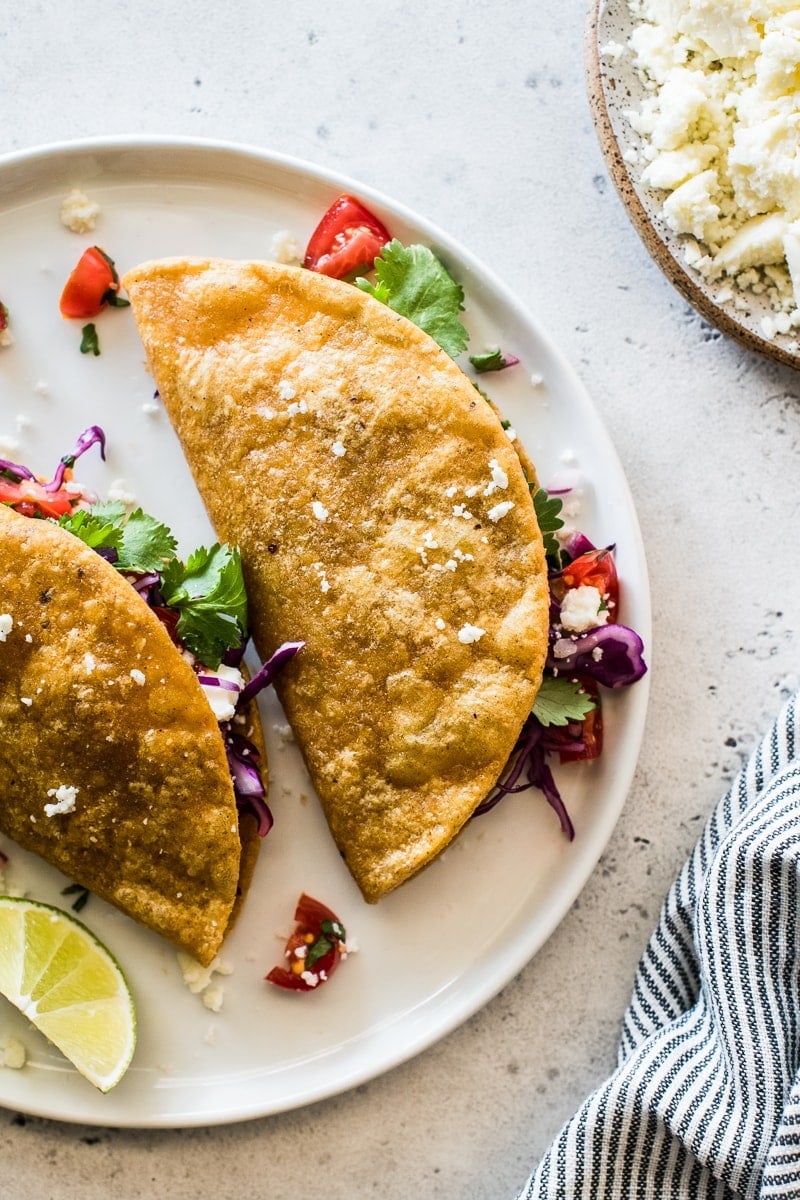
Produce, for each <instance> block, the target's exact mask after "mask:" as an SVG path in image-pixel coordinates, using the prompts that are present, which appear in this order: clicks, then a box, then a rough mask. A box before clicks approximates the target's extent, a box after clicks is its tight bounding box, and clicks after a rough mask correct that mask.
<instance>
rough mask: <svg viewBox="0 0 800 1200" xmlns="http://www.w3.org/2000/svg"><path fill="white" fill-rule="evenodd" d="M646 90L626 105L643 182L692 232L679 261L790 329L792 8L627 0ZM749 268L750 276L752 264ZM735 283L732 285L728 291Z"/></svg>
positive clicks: (796, 207) (794, 122) (795, 14)
mask: <svg viewBox="0 0 800 1200" xmlns="http://www.w3.org/2000/svg"><path fill="white" fill-rule="evenodd" d="M629 7H630V10H631V13H632V15H633V16H634V18H635V24H634V28H633V32H632V34H631V37H630V39H629V43H628V48H629V50H630V51H631V53H632V58H633V64H634V66H635V67H636V69H637V70H638V72H639V74H640V78H641V79H642V81H643V83H644V87H645V95H644V98H643V100H642V101H641V103H640V104H639V106H638V108H637V109H636V110H634V111H631V112H629V113H628V114H627V116H628V119H629V121H630V124H631V126H632V128H633V129H634V131H635V132H636V133H638V134H639V136H640V138H641V145H640V147H639V150H640V157H641V159H642V160H643V162H644V166H643V169H642V172H641V178H642V182H643V183H644V184H645V185H647V186H650V187H653V188H656V189H661V190H664V191H666V192H668V193H669V194H668V195H667V196H666V197H665V199H664V201H663V212H664V216H665V218H666V221H667V223H668V224H669V225H670V226H671V228H672V229H673V230H674V231H675V232H676V233H678V234H681V235H685V236H687V237H688V238H691V239H695V243H700V245H699V246H698V245H696V244H693V243H692V242H691V241H690V242H689V243H688V245H687V262H688V265H689V266H690V267H691V268H692V269H694V270H697V271H698V272H699V273H700V274H701V275H703V276H704V277H706V278H708V279H712V280H716V279H719V278H720V277H722V276H723V275H728V276H730V277H731V278H732V284H733V286H732V288H731V289H730V295H731V299H732V301H733V302H734V304H736V301H737V300H743V299H744V297H743V296H742V293H743V292H745V293H748V292H750V293H755V294H757V295H759V296H762V297H764V298H765V299H766V300H767V301H768V302H769V305H770V307H771V308H772V309H773V310H774V311H775V312H776V313H777V314H778V316H779V317H781V315H782V314H784V313H785V314H788V315H789V318H790V319H789V325H788V326H787V324H786V321H785V320H783V319H775V320H773V321H770V322H768V323H767V324H768V326H769V328H768V331H767V332H768V334H769V335H770V336H775V335H776V334H781V333H788V332H789V331H790V330H791V329H792V328H793V327H794V321H793V320H792V318H793V316H794V313H796V312H797V310H798V307H800V253H798V250H800V241H798V240H797V238H798V234H797V233H796V232H795V230H796V229H800V226H797V225H796V222H798V221H800V169H799V168H798V163H800V142H799V139H798V129H800V88H799V87H798V72H799V70H800V11H798V6H797V5H796V4H790V3H788V2H785V0H670V2H669V3H665V2H664V0H629ZM751 269H754V272H753V274H752V275H750V274H749V271H750V270H751ZM737 290H738V295H737Z"/></svg>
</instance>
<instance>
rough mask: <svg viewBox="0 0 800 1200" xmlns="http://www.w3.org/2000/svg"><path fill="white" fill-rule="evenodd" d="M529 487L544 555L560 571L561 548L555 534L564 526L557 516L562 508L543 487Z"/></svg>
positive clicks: (557, 500) (531, 485)
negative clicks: (542, 541) (542, 542)
mask: <svg viewBox="0 0 800 1200" xmlns="http://www.w3.org/2000/svg"><path fill="white" fill-rule="evenodd" d="M529 486H530V492H531V496H532V497H533V507H534V509H535V511H536V520H537V521H538V523H539V529H540V530H541V532H542V538H543V540H544V552H545V555H546V557H547V559H548V562H549V563H550V565H551V566H552V567H554V568H555V569H556V570H560V568H561V547H560V546H559V544H558V538H557V537H556V536H555V533H556V530H558V529H562V528H563V526H564V522H563V521H562V520H561V517H560V516H559V513H560V512H561V507H562V505H561V501H560V500H559V498H558V496H551V495H550V493H549V492H547V491H545V489H544V488H543V487H536V486H535V485H534V484H530V485H529Z"/></svg>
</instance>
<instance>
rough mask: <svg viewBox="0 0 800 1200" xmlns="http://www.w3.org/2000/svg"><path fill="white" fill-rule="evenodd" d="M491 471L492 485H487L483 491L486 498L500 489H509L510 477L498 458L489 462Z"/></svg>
mask: <svg viewBox="0 0 800 1200" xmlns="http://www.w3.org/2000/svg"><path fill="white" fill-rule="evenodd" d="M489 470H490V471H491V473H492V479H491V482H490V483H487V485H486V487H485V488H484V489H483V494H484V496H491V494H492V492H496V491H497V490H498V488H501V489H503V490H505V488H507V487H508V475H507V474H506V473H505V471H504V470H503V468H502V467H501V466H500V464H499V463H498V461H497V459H496V458H492V459H490V460H489Z"/></svg>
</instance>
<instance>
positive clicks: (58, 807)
mask: <svg viewBox="0 0 800 1200" xmlns="http://www.w3.org/2000/svg"><path fill="white" fill-rule="evenodd" d="M47 794H48V796H54V797H55V800H54V802H53V803H52V804H45V806H44V815H45V816H46V817H56V816H61V815H62V814H63V813H71V812H74V811H75V798H76V796H77V795H78V788H76V787H69V786H68V785H67V784H64V783H61V784H59V785H58V787H57V788H48V790H47Z"/></svg>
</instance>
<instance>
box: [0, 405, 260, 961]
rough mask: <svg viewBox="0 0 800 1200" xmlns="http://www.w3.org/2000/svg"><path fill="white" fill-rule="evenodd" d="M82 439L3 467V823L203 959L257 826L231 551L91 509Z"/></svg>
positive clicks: (254, 755) (212, 950)
mask: <svg viewBox="0 0 800 1200" xmlns="http://www.w3.org/2000/svg"><path fill="white" fill-rule="evenodd" d="M97 442H100V444H101V446H102V431H100V430H99V429H98V428H97V427H93V428H92V429H91V430H88V431H87V432H86V434H84V435H83V436H82V438H81V440H80V441H79V443H78V447H77V448H76V450H75V452H74V453H73V454H72V455H68V456H66V457H65V458H64V459H62V461H61V464H60V465H59V469H58V471H57V472H56V476H55V478H54V479H53V480H51V481H50V482H49V483H42V482H41V481H40V480H38V479H36V478H35V477H34V475H33V474H32V472H31V471H29V469H28V468H26V467H23V466H20V465H17V464H15V463H10V462H6V461H2V462H0V572H1V573H2V578H3V589H2V598H0V614H1V615H0V831H1V832H2V833H4V834H6V835H7V836H8V837H10V838H13V839H14V841H16V842H17V843H19V845H20V846H23V847H24V848H25V849H27V850H31V851H34V852H35V853H36V854H39V855H40V856H41V857H42V858H44V859H46V860H47V861H48V862H49V863H51V864H53V865H55V866H56V867H58V868H59V869H60V870H61V871H63V872H64V873H65V874H66V875H68V876H70V878H72V879H73V880H75V881H76V882H77V883H79V884H81V885H82V886H83V887H85V888H87V889H88V890H89V891H90V892H92V893H95V894H97V895H98V896H101V897H103V899H105V900H108V901H110V902H111V903H112V904H115V905H116V906H117V907H118V908H120V909H122V910H123V911H124V912H126V913H127V914H129V915H130V916H131V917H134V918H135V919H136V920H138V921H140V922H142V923H143V924H144V925H146V926H148V927H150V928H151V929H154V930H156V931H157V932H158V933H159V934H162V935H163V936H164V937H165V938H167V939H168V940H170V941H171V942H173V943H174V944H175V945H177V946H179V947H181V948H182V949H184V950H186V951H188V952H189V953H190V954H192V955H193V956H194V957H195V958H196V959H198V960H199V961H200V962H201V963H203V964H208V963H209V962H210V961H211V960H212V959H213V957H214V955H215V954H216V952H217V950H218V949H219V947H220V944H221V942H222V940H223V937H224V935H225V933H226V930H227V929H228V927H229V925H230V922H231V919H232V915H233V914H234V912H235V910H236V907H237V903H238V901H239V900H240V898H241V896H242V894H243V892H244V890H245V888H246V886H247V883H248V882H249V877H250V875H251V873H252V869H253V866H254V863H255V857H256V855H257V852H258V844H259V837H258V834H259V832H261V833H264V832H266V830H267V829H268V827H269V824H270V816H269V810H268V809H267V807H266V803H265V790H264V786H263V783H262V780H261V775H260V771H259V760H260V757H261V756H262V755H263V742H262V736H261V728H260V724H259V721H258V717H257V712H256V708H255V705H254V704H253V703H252V699H251V697H252V694H253V691H254V688H253V687H252V686H251V685H252V684H253V683H254V682H255V681H251V684H248V685H245V682H244V679H243V677H242V675H241V673H240V671H239V669H238V666H237V665H236V664H238V663H239V659H240V657H241V653H242V649H243V645H244V641H245V630H246V602H245V598H244V590H243V586H242V583H241V572H240V567H239V560H238V554H237V553H236V552H235V551H231V550H229V549H228V548H227V547H221V546H215V547H212V548H211V549H210V550H199V551H196V552H195V554H194V555H193V556H192V557H191V558H190V559H189V560H188V562H187V563H186V564H184V563H182V562H181V561H180V560H179V559H178V557H177V553H176V545H175V541H174V539H173V538H172V535H171V534H170V532H169V530H168V529H167V528H166V527H165V526H164V525H162V524H160V523H159V522H157V521H156V520H154V519H153V518H152V517H150V516H148V515H147V514H145V513H143V512H142V511H141V510H140V509H137V510H136V511H134V512H128V511H127V510H126V509H125V508H124V506H123V505H122V504H120V503H118V502H110V503H105V504H92V503H91V501H92V500H93V497H89V496H87V495H86V494H85V493H83V492H82V491H81V490H80V489H79V488H77V487H76V486H75V485H74V484H73V483H72V482H71V480H70V476H71V470H72V465H73V463H74V461H75V458H76V457H77V456H78V454H80V453H83V452H84V451H85V450H86V449H88V447H89V446H91V445H92V444H95V443H97ZM14 510H16V511H14ZM226 663H228V664H232V665H226ZM248 688H250V691H249V692H248V690H247V689H248Z"/></svg>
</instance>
